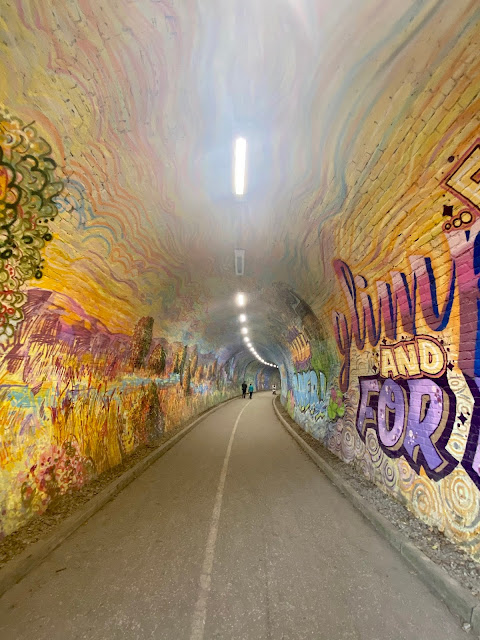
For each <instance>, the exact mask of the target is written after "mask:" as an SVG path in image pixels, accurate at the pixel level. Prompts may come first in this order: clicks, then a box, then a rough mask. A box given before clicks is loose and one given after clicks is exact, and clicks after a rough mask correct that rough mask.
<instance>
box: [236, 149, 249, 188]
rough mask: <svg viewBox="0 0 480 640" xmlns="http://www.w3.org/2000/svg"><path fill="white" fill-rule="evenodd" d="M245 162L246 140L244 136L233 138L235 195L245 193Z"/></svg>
mask: <svg viewBox="0 0 480 640" xmlns="http://www.w3.org/2000/svg"><path fill="white" fill-rule="evenodd" d="M246 164H247V141H246V140H245V138H237V139H236V140H235V151H234V189H235V195H236V196H243V195H244V193H245V169H246Z"/></svg>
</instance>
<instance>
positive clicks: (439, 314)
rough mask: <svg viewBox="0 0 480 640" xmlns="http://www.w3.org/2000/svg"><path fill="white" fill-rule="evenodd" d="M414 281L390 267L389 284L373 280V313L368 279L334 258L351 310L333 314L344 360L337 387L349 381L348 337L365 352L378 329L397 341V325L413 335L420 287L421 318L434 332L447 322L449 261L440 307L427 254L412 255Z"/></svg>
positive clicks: (451, 281) (451, 293)
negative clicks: (444, 290) (409, 280)
mask: <svg viewBox="0 0 480 640" xmlns="http://www.w3.org/2000/svg"><path fill="white" fill-rule="evenodd" d="M410 264H411V266H412V272H413V277H412V283H411V285H410V286H409V284H408V280H407V277H406V275H405V274H404V273H399V272H397V271H392V272H391V274H390V276H391V284H390V283H387V282H383V281H378V282H377V308H378V312H377V314H375V311H374V306H373V302H372V296H371V295H370V294H368V293H366V291H365V288H366V286H367V281H366V279H365V278H364V277H363V276H355V277H354V275H353V273H352V271H351V270H350V267H349V266H348V265H347V264H346V263H345V262H343V261H342V260H334V262H333V267H334V269H335V273H336V275H337V277H338V279H339V281H340V284H341V286H342V289H343V293H344V295H345V298H346V301H347V306H348V310H349V318H347V316H346V315H345V314H343V313H339V312H338V311H334V312H333V325H334V333H335V339H336V342H337V346H338V350H339V351H340V353H341V355H342V357H343V362H342V365H341V371H340V389H341V390H342V391H343V392H345V391H346V390H347V389H348V384H349V381H350V350H351V345H352V340H353V339H354V340H355V345H356V347H357V349H359V350H363V348H364V347H365V343H366V341H367V340H368V342H369V343H370V345H371V346H372V347H374V346H376V345H377V344H378V342H379V340H380V335H381V331H382V328H383V331H384V333H385V336H386V337H387V338H388V339H389V340H396V339H397V332H398V326H399V316H398V311H400V318H401V325H402V326H403V329H404V330H405V331H406V332H407V333H410V334H411V335H415V334H416V309H417V291H420V307H421V309H422V314H423V318H424V320H425V322H426V323H427V325H428V326H429V327H430V328H431V329H432V330H433V331H442V330H443V329H445V327H446V326H447V323H448V320H449V318H450V313H451V310H452V305H453V299H454V292H455V280H456V267H455V262H452V265H451V269H450V276H449V287H448V293H447V296H446V299H445V300H444V303H443V306H442V308H441V310H440V309H439V305H438V300H437V284H436V280H435V276H434V273H433V268H432V265H431V260H430V258H425V257H422V256H412V257H411V258H410Z"/></svg>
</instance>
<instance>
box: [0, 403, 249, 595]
mask: <svg viewBox="0 0 480 640" xmlns="http://www.w3.org/2000/svg"><path fill="white" fill-rule="evenodd" d="M236 399H237V397H235V398H229V399H228V400H224V401H222V402H220V403H219V404H217V405H215V406H214V407H212V408H211V409H208V410H207V411H205V412H204V413H202V414H201V415H200V416H198V418H195V420H193V422H190V423H189V424H187V426H185V427H184V428H183V429H182V430H181V431H179V432H178V433H177V434H176V435H174V436H172V438H170V440H167V442H165V443H164V444H162V445H160V446H159V447H158V448H157V449H155V450H154V451H152V453H150V454H149V455H147V456H145V458H143V459H142V460H140V462H138V463H137V464H136V465H135V466H133V467H131V468H130V469H127V471H125V473H123V474H122V475H121V476H120V477H118V478H117V479H116V480H114V481H113V482H111V483H110V484H109V485H108V486H107V487H105V489H103V490H102V491H100V492H99V493H97V495H96V496H94V497H93V498H91V499H90V500H89V501H88V502H87V503H86V504H85V505H84V506H83V507H81V508H80V509H79V510H78V511H77V512H75V513H74V514H72V515H71V516H69V517H68V518H66V519H65V520H64V521H63V522H62V523H61V524H59V525H58V527H56V528H55V529H54V531H53V533H51V534H50V535H49V536H48V537H46V538H43V539H42V540H38V542H34V543H33V544H31V545H29V546H28V547H27V548H26V549H25V550H24V551H22V552H21V553H19V554H18V555H17V556H15V557H14V558H12V559H11V560H10V561H9V562H7V564H6V565H5V566H4V567H3V568H2V569H0V597H1V596H2V595H3V594H4V593H5V592H6V591H7V590H8V589H10V588H11V587H13V585H15V584H17V582H20V580H22V578H24V577H25V576H26V575H27V574H28V573H29V572H30V571H31V570H32V569H34V568H35V567H36V566H38V565H39V564H40V563H41V562H42V561H43V560H44V559H45V558H46V557H47V556H48V555H49V554H50V553H51V552H52V551H53V550H54V549H56V548H57V547H58V546H59V545H60V544H61V543H62V542H63V541H64V540H66V538H68V537H69V536H71V535H72V533H74V531H76V530H77V529H78V528H79V527H80V526H81V525H82V524H83V523H84V522H85V521H86V520H88V519H89V518H91V517H92V516H93V515H94V514H95V513H96V512H97V511H99V510H100V509H101V508H102V507H103V506H105V505H106V504H107V502H109V501H110V500H112V499H113V498H114V497H115V496H116V495H117V494H118V493H120V491H122V489H124V488H125V487H126V486H127V485H129V484H130V483H131V482H132V481H133V480H135V478H137V477H138V476H140V475H141V474H142V473H143V472H144V471H145V470H146V469H147V468H148V467H149V466H150V465H151V464H153V463H154V462H155V461H156V460H158V459H159V458H160V457H161V456H163V455H164V454H165V453H166V452H167V451H168V450H169V449H171V448H172V447H173V446H174V445H175V444H177V442H179V441H180V440H181V439H182V438H183V437H184V436H186V435H187V433H189V432H190V431H191V430H192V429H193V428H194V427H195V426H196V425H197V424H198V423H199V422H201V421H202V420H204V419H205V418H206V417H207V416H209V415H210V414H211V413H214V412H215V411H217V409H219V408H220V407H222V406H223V405H225V404H227V403H229V402H232V400H236Z"/></svg>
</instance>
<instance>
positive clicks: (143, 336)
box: [131, 316, 153, 369]
mask: <svg viewBox="0 0 480 640" xmlns="http://www.w3.org/2000/svg"><path fill="white" fill-rule="evenodd" d="M152 333H153V318H151V317H150V316H146V317H144V318H140V320H139V321H138V322H137V324H136V325H135V330H134V332H133V337H132V355H131V363H132V366H133V368H134V369H140V368H141V367H143V365H144V362H145V358H146V357H147V355H148V352H149V351H150V346H151V344H152Z"/></svg>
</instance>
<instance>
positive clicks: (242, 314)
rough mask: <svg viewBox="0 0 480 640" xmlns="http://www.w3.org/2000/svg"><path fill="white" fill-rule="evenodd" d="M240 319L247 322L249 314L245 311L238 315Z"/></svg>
mask: <svg viewBox="0 0 480 640" xmlns="http://www.w3.org/2000/svg"><path fill="white" fill-rule="evenodd" d="M238 319H239V320H240V322H246V321H247V316H246V315H245V314H244V313H241V314H240V315H239V316H238Z"/></svg>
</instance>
